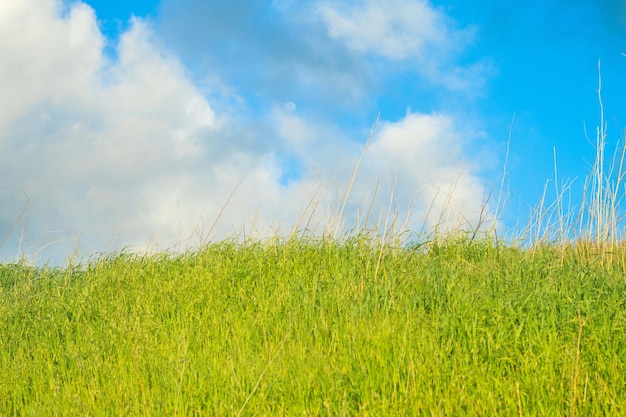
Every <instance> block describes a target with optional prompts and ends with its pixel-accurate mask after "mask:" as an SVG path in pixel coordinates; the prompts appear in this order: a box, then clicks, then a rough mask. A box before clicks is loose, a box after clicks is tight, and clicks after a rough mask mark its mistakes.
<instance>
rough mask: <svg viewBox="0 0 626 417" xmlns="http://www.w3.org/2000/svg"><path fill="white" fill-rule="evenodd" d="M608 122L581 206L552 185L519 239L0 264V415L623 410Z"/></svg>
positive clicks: (621, 307) (288, 244) (281, 242)
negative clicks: (573, 207) (569, 204)
mask: <svg viewBox="0 0 626 417" xmlns="http://www.w3.org/2000/svg"><path fill="white" fill-rule="evenodd" d="M604 126H605V124H604V121H603V120H602V121H601V124H600V127H599V129H598V132H597V134H598V137H597V143H596V150H597V155H596V161H595V164H594V166H593V167H592V171H591V173H590V176H589V178H588V181H587V182H586V183H585V186H584V195H585V200H584V201H583V202H582V203H581V205H580V206H579V207H577V209H576V210H570V209H567V208H565V207H563V204H562V202H563V201H564V200H565V199H564V195H565V193H566V192H567V187H561V188H559V187H558V186H557V187H556V191H555V198H554V199H553V200H552V201H550V202H549V201H548V199H542V201H541V202H540V203H539V205H538V206H537V208H536V210H535V211H534V212H533V213H534V214H533V216H531V221H530V223H529V225H528V227H526V228H524V229H523V230H521V231H520V233H519V234H518V238H517V239H498V238H497V233H495V229H493V228H489V227H487V228H486V229H485V230H482V231H480V233H478V232H479V230H478V228H476V229H474V230H473V231H472V230H469V231H468V230H466V229H459V230H456V231H453V232H452V233H445V234H437V233H434V234H431V235H430V236H429V237H424V238H423V239H417V240H414V241H406V240H403V239H397V238H399V237H400V236H401V235H402V231H400V233H395V234H394V233H392V234H391V235H389V234H388V233H387V230H386V229H383V233H382V234H379V233H377V232H376V231H368V230H365V229H361V230H357V232H355V233H353V234H350V235H348V236H346V237H343V238H341V239H335V238H334V237H333V236H334V235H331V234H328V235H322V236H307V235H306V234H296V235H291V236H290V237H281V236H276V237H274V238H270V239H266V240H263V241H253V240H244V241H241V240H237V239H232V240H224V241H219V242H212V243H208V244H206V245H204V246H202V247H200V248H198V249H196V250H191V251H188V252H185V253H167V252H163V253H156V254H137V253H124V252H121V253H113V254H108V255H102V256H97V257H93V258H91V259H89V260H87V261H83V262H78V263H74V262H68V264H67V265H66V266H63V267H49V266H43V267H41V266H39V267H36V266H32V265H30V264H28V263H27V262H23V261H17V262H14V263H4V264H0V415H3V416H4V415H6V416H76V415H84V416H125V415H127V416H200V415H202V416H222V415H267V416H273V415H314V416H318V415H328V416H347V415H371V416H402V415H409V416H413V415H418V416H419V415H425V416H449V415H459V416H463V415H473V416H484V415H494V416H498V415H502V416H533V415H542V416H543V415H568V416H576V415H626V362H625V361H624V358H626V244H624V243H622V239H621V236H622V235H623V228H622V227H621V226H620V225H621V223H620V222H621V219H622V218H621V213H622V211H621V210H620V208H619V203H620V201H621V196H622V195H623V186H624V183H623V179H624V175H623V174H622V173H623V170H622V166H623V164H622V163H623V161H624V150H623V147H622V148H618V150H617V151H616V152H615V153H614V154H613V155H614V156H613V160H610V161H608V163H607V164H606V165H605V163H604V162H605V155H606V154H607V153H606V147H605V144H606V136H605V127H604ZM619 149H621V150H619ZM505 167H506V165H505ZM505 170H506V168H505ZM355 174H356V170H355ZM501 189H502V187H501ZM348 191H349V190H348ZM348 193H349V192H347V193H346V194H348ZM499 201H500V199H499ZM498 205H499V204H498ZM498 208H499V207H498ZM341 210H342V211H343V207H342V208H341ZM497 214H498V210H496V215H497ZM392 223H393V222H392ZM484 224H494V223H490V222H485V223H484ZM483 232H484V233H483Z"/></svg>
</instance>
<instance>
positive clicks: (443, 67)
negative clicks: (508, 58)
mask: <svg viewBox="0 0 626 417" xmlns="http://www.w3.org/2000/svg"><path fill="white" fill-rule="evenodd" d="M317 9H318V13H319V16H320V17H321V19H322V21H323V22H324V24H325V25H326V27H327V30H328V33H329V35H330V36H331V37H332V38H335V39H338V40H341V41H343V42H344V43H345V44H346V45H347V46H348V47H349V48H351V49H353V50H355V51H359V52H362V53H371V54H375V55H378V56H381V57H384V58H387V59H390V60H393V61H396V62H397V61H407V62H412V63H414V65H415V69H416V70H418V71H419V72H420V73H421V74H422V75H423V76H426V77H427V78H428V79H429V80H430V81H431V82H434V83H436V84H442V85H445V86H447V87H449V88H450V89H459V88H467V87H470V86H472V84H475V82H476V81H477V80H480V77H482V76H484V74H485V73H486V72H488V71H489V67H488V65H486V64H485V63H476V64H473V65H470V66H468V67H467V68H465V67H458V66H456V65H455V64H454V62H456V56H455V54H456V53H459V52H460V51H462V50H463V49H464V48H465V47H466V46H468V45H469V44H470V43H471V42H472V41H473V38H474V35H475V33H474V32H475V31H474V29H473V28H465V29H459V28H458V27H457V25H456V23H455V22H454V20H452V19H451V18H450V17H449V16H448V15H446V14H445V13H444V12H443V11H441V10H440V9H437V8H435V7H433V6H432V5H430V4H429V2H428V1H427V0H389V1H386V2H381V1H378V0H352V1H347V0H341V1H334V2H328V1H321V2H320V3H319V4H318V6H317ZM468 76H471V79H472V80H474V82H472V81H469V82H468V81H467V78H468ZM464 79H465V81H464Z"/></svg>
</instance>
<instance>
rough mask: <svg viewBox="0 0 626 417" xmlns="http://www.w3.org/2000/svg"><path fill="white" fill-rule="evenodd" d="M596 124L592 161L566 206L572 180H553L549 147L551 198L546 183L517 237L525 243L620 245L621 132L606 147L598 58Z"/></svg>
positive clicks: (624, 150)
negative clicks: (575, 195)
mask: <svg viewBox="0 0 626 417" xmlns="http://www.w3.org/2000/svg"><path fill="white" fill-rule="evenodd" d="M597 97H598V104H599V123H598V126H597V127H596V131H595V139H594V140H591V139H589V136H588V135H587V132H585V134H586V137H587V140H588V142H589V144H590V145H591V146H592V147H593V150H594V159H593V163H592V164H591V166H590V172H589V175H588V176H587V177H586V178H585V181H584V185H583V192H582V199H581V201H580V203H579V204H575V205H572V202H571V200H570V197H571V192H572V188H573V187H574V186H575V181H573V180H568V181H566V182H565V183H560V182H559V177H558V163H557V152H556V149H555V150H554V171H555V173H554V180H553V181H554V197H553V198H552V199H550V198H549V186H548V183H546V186H545V188H544V193H543V196H542V198H541V199H540V202H539V204H538V205H537V206H536V207H535V208H534V209H533V210H532V212H531V218H530V221H529V223H528V225H527V227H526V228H525V229H524V230H523V232H522V233H521V239H520V240H521V241H524V242H527V243H530V244H531V245H543V244H546V243H548V244H558V245H570V244H582V245H587V246H592V247H593V248H594V250H597V251H605V252H609V251H611V250H612V248H614V247H616V246H618V245H620V244H621V243H622V240H623V235H624V225H623V221H624V211H623V209H622V207H621V205H622V201H623V198H624V191H625V188H624V187H625V185H626V183H625V179H626V166H625V165H624V162H625V157H626V147H625V146H624V142H625V140H626V136H625V135H626V131H625V132H624V134H625V135H622V137H621V138H619V139H618V140H617V141H616V142H615V143H614V144H613V145H612V146H611V144H610V142H609V140H608V124H607V122H606V120H605V116H604V104H603V101H602V75H601V68H600V61H598V88H597Z"/></svg>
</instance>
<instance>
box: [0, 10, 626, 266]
mask: <svg viewBox="0 0 626 417" xmlns="http://www.w3.org/2000/svg"><path fill="white" fill-rule="evenodd" d="M624 52H626V1H624V0H603V1H591V0H567V1H565V0H548V1H545V0H541V1H539V0H529V1H527V2H507V1H504V2H503V1H496V0H473V1H469V0H448V1H445V0H430V1H427V0H385V1H382V0H334V1H329V0H299V1H295V0H271V1H262V2H259V1H251V0H231V1H229V2H218V1H210V0H161V1H158V0H138V1H132V2H129V1H115V0H84V1H68V0H3V1H2V2H1V3H0V91H2V92H3V94H2V95H1V96H0V178H1V180H0V242H1V243H2V245H0V260H3V261H15V260H20V259H26V260H29V261H32V262H34V263H38V264H42V263H43V264H53V265H54V264H62V263H64V262H69V260H70V259H74V258H76V257H88V256H93V255H100V254H107V253H111V252H115V251H119V250H130V251H148V252H151V251H161V250H165V251H170V250H172V251H174V250H186V249H188V248H193V247H197V246H198V245H201V244H203V243H206V242H209V241H215V240H219V239H223V238H237V239H242V238H243V239H246V238H264V237H271V236H277V235H284V236H288V235H290V234H291V233H293V232H294V231H300V232H303V231H306V232H307V233H312V234H321V233H330V234H332V235H334V236H338V235H339V236H341V235H345V233H348V232H350V231H351V230H352V231H353V230H360V229H363V228H366V227H367V228H374V229H376V230H379V231H380V232H381V233H384V232H385V230H390V229H391V228H392V227H393V226H395V227H396V230H406V231H408V232H410V233H411V234H413V235H414V236H416V237H417V238H419V236H421V235H420V233H423V232H424V231H433V230H437V231H445V230H450V229H455V228H457V229H458V228H469V229H471V228H474V227H476V226H477V225H479V224H484V223H485V220H486V219H487V220H488V221H492V219H493V218H497V227H498V228H499V230H502V233H506V231H507V230H511V229H513V228H515V227H516V226H518V225H519V224H520V223H524V222H525V221H526V220H527V218H528V214H529V212H530V210H532V208H533V207H536V206H537V204H538V203H539V201H540V200H541V197H542V195H543V191H544V187H545V186H546V184H548V185H549V186H550V187H553V186H554V184H557V185H558V184H561V186H564V185H565V184H573V185H571V189H572V190H573V191H572V195H573V199H574V200H575V199H576V198H577V197H578V194H577V193H578V191H576V190H578V189H581V188H582V184H583V183H584V179H585V177H586V176H587V175H588V173H589V163H590V162H591V161H593V156H594V152H595V151H594V149H593V146H591V144H590V141H592V142H593V141H595V131H596V126H597V125H598V123H599V120H600V106H599V100H598V87H599V75H601V80H602V84H601V96H602V105H603V110H604V117H605V120H606V123H607V128H608V130H607V133H608V142H609V145H611V144H613V145H614V144H616V143H617V142H618V141H619V140H621V139H622V132H624V128H623V126H624V125H623V123H626V108H624V106H623V105H622V102H623V99H622V98H623V97H625V96H626V81H624V77H623V75H624V74H626V56H624V54H623V53H624ZM599 67H600V71H599ZM620 123H621V124H620ZM555 156H556V162H557V163H556V166H557V170H556V171H557V172H556V174H555ZM356 168H358V169H356ZM503 176H504V181H503ZM502 184H504V187H503V191H504V193H500V189H501V185H502ZM550 184H552V185H550ZM347 191H349V192H347ZM499 196H502V197H501V198H499ZM505 200H506V210H505V211H502V209H501V208H499V207H502V204H501V205H500V206H499V205H498V204H497V203H498V201H500V202H501V203H502V202H503V201H505ZM494 224H495V223H494Z"/></svg>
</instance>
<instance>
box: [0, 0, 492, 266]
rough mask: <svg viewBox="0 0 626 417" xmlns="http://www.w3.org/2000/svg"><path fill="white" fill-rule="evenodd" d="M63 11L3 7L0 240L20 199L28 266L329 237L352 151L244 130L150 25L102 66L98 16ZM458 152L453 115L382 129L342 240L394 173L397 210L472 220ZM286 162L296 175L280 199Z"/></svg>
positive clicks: (334, 134) (327, 135)
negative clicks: (267, 239) (235, 242)
mask: <svg viewBox="0 0 626 417" xmlns="http://www.w3.org/2000/svg"><path fill="white" fill-rule="evenodd" d="M63 4H64V3H60V2H56V1H54V0H37V1H34V0H7V1H4V2H2V5H0V61H1V62H2V65H0V90H1V91H3V95H2V96H1V98H0V156H1V158H2V163H1V164H0V177H2V178H5V179H6V178H8V179H10V181H4V182H3V184H2V185H1V186H0V227H1V228H2V229H3V230H7V229H8V227H9V225H10V224H11V222H12V221H13V220H15V218H16V217H17V216H18V214H19V211H20V209H21V208H22V207H23V206H24V204H26V200H28V210H27V213H26V218H25V220H24V224H23V227H24V230H25V234H24V236H22V237H23V238H24V241H23V242H22V244H23V245H24V247H23V249H24V250H25V251H26V252H27V253H29V254H32V253H33V251H37V250H38V249H40V248H41V247H43V246H45V245H47V244H48V243H53V242H54V243H53V244H51V245H50V246H48V247H46V248H45V250H43V251H42V252H41V254H40V258H44V259H47V258H50V259H51V260H52V261H53V262H57V263H58V262H62V261H63V258H64V257H65V256H68V255H69V254H71V253H72V251H73V249H74V245H75V239H76V236H77V235H78V236H79V238H80V242H79V245H80V249H81V251H82V253H92V252H94V251H95V252H102V251H108V250H111V249H115V248H116V247H117V248H120V247H124V246H131V247H135V248H145V247H147V246H148V245H151V244H154V245H157V246H158V248H169V247H173V246H176V245H177V244H178V243H180V242H185V241H186V239H188V238H191V239H192V240H191V241H190V242H189V243H190V244H196V243H199V242H200V241H201V240H202V239H203V238H206V237H207V234H209V232H210V234H211V235H212V236H214V237H228V236H233V235H241V234H242V233H243V232H244V230H245V233H246V235H247V236H250V235H256V236H267V235H271V234H274V233H276V232H278V231H280V232H289V231H290V230H291V228H292V227H294V226H299V227H300V228H304V227H305V226H306V225H309V226H310V227H312V228H313V229H316V230H318V231H319V230H320V228H322V229H323V228H325V227H328V226H332V224H333V222H334V221H335V220H334V219H333V217H332V216H333V214H335V213H336V209H337V208H338V207H339V206H340V203H341V201H342V192H343V187H344V185H346V184H348V183H349V180H350V177H351V175H352V169H353V167H354V165H355V163H356V161H357V160H358V157H359V154H360V146H361V145H360V144H359V143H360V142H359V141H358V140H356V138H353V137H348V136H347V135H346V134H345V132H343V131H342V130H341V129H340V128H338V127H335V126H332V125H330V126H321V125H319V124H318V123H315V122H314V121H313V120H312V119H309V118H307V117H306V114H303V113H302V111H301V110H300V108H298V109H297V110H296V106H295V104H293V103H291V102H288V103H286V104H285V102H284V101H283V102H280V103H278V102H277V103H276V105H275V107H274V108H273V109H271V110H269V111H268V117H267V121H264V122H263V123H266V124H265V125H261V124H257V125H243V126H239V125H238V124H237V119H236V115H235V116H233V115H231V114H223V113H220V112H219V111H216V110H215V109H214V108H213V107H212V105H211V104H210V103H209V102H208V101H207V99H206V97H205V96H204V95H203V94H201V93H200V91H199V89H198V87H196V86H195V85H194V84H193V83H192V81H191V80H190V79H189V77H188V76H187V74H186V71H185V68H184V67H183V66H182V65H181V64H180V62H179V61H178V60H177V59H176V58H175V57H174V56H172V55H171V54H169V53H166V52H164V51H163V50H161V49H160V48H159V47H157V46H156V45H157V44H158V42H155V40H154V36H153V34H152V32H151V29H150V27H149V26H148V25H147V24H146V23H144V22H142V21H141V20H134V21H133V22H132V24H131V25H130V29H129V30H128V31H127V32H126V33H124V34H122V36H121V37H120V41H119V45H117V56H118V57H117V59H116V60H115V61H110V60H109V59H107V58H106V57H105V56H104V55H103V52H102V50H103V47H104V43H105V40H104V38H103V36H102V34H101V33H100V31H99V30H98V27H97V24H96V19H95V15H94V12H93V10H92V9H91V8H90V7H88V6H87V5H85V4H82V3H79V2H78V3H72V4H71V5H69V6H68V7H66V8H65V9H63V7H62V6H63ZM388 48H393V45H392V46H388ZM218 81H219V80H218ZM266 134H267V135H266ZM272 135H273V136H272ZM461 137H462V135H461V134H460V132H458V131H457V127H456V126H455V121H454V120H453V119H452V118H450V117H446V116H437V115H430V116H429V115H420V114H411V113H409V114H407V116H406V118H404V119H403V120H401V121H399V122H396V123H390V122H384V123H381V125H380V127H379V130H378V133H377V134H376V136H375V137H374V140H373V142H372V144H371V147H370V149H369V150H368V152H367V154H366V157H365V159H364V160H363V164H362V167H361V170H360V171H359V174H358V175H357V177H356V181H355V183H354V185H353V194H352V197H351V200H350V201H349V207H348V208H349V210H348V211H347V212H346V214H345V215H344V220H346V224H347V225H348V227H349V226H350V225H351V224H354V222H356V221H357V220H356V219H357V217H358V214H357V209H363V208H364V207H367V205H368V204H369V202H370V201H369V199H371V198H372V193H373V190H374V187H375V186H376V181H377V180H382V181H386V180H387V179H389V178H391V177H392V176H393V175H395V174H397V178H398V180H397V184H396V189H395V190H396V191H395V195H396V201H397V204H398V205H397V207H396V208H397V210H399V211H402V210H408V208H409V206H410V204H411V202H412V201H410V200H412V199H413V198H414V197H418V196H419V195H423V196H424V198H425V200H426V201H427V202H430V201H432V200H433V199H434V200H435V204H436V205H439V206H442V207H443V205H445V204H447V203H446V201H445V200H441V198H440V196H439V195H438V194H437V193H436V190H437V189H439V190H447V189H449V188H450V186H451V184H452V183H454V184H456V193H455V199H454V200H453V201H454V202H453V203H452V205H450V204H448V206H449V207H454V209H456V207H457V205H458V206H459V207H461V208H462V209H463V210H464V212H465V211H466V210H467V211H468V212H469V213H470V214H469V215H468V217H470V218H471V216H472V214H471V213H473V212H474V211H476V209H477V208H479V207H480V203H481V201H482V194H481V186H480V182H479V181H478V180H477V178H476V176H475V174H474V173H473V167H472V166H471V165H467V166H466V167H465V170H463V169H461V164H462V153H463V149H462V143H461V139H460V138H461ZM284 154H288V155H289V154H292V156H293V157H294V158H295V159H297V160H298V161H299V163H301V164H302V167H303V168H302V173H301V175H300V176H298V177H297V178H295V179H294V180H293V181H290V182H288V183H287V184H284V183H282V182H281V178H282V175H283V174H284V172H283V169H282V168H281V158H282V157H283V156H284ZM384 185H385V184H383V186H384ZM420 193H421V194H420ZM383 194H384V191H381V193H380V195H379V196H382V195H383ZM479 194H480V195H479ZM387 201H388V200H387V199H385V198H379V199H377V200H376V202H375V207H374V210H378V211H379V212H383V211H384V210H386V205H387ZM442 201H443V202H442ZM420 204H421V205H420ZM418 206H419V207H418V208H417V209H416V212H419V214H424V213H425V211H426V208H425V207H426V206H424V205H423V204H422V203H419V204H418ZM307 207H309V209H308V210H309V211H308V212H307ZM438 209H439V207H437V210H438ZM442 210H443V209H442ZM311 212H314V215H313V219H312V222H313V224H309V223H308V214H310V213H311ZM216 220H218V222H217V224H216V227H212V225H213V224H214V222H215V221H216ZM1 239H2V236H0V240H1ZM20 239H21V237H20V230H19V229H18V230H14V231H13V234H12V236H11V239H10V241H9V242H8V243H7V244H6V245H5V246H4V247H2V248H0V255H1V256H3V257H6V256H11V254H14V253H15V252H16V251H17V246H18V245H19V244H20V242H19V241H20Z"/></svg>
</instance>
